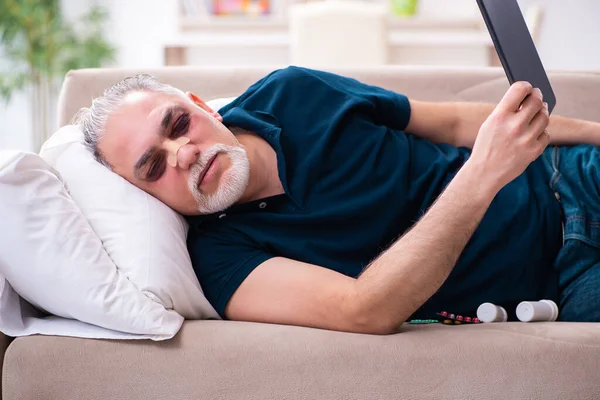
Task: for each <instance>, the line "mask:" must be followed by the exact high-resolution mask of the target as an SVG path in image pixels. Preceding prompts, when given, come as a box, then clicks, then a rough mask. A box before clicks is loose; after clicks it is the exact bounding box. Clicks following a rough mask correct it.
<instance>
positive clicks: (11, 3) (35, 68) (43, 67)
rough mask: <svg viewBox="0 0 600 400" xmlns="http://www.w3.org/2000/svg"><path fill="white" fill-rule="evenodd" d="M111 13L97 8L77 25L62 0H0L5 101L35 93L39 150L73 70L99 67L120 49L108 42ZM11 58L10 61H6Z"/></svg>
mask: <svg viewBox="0 0 600 400" xmlns="http://www.w3.org/2000/svg"><path fill="white" fill-rule="evenodd" d="M107 15H108V14H107V12H106V10H105V9H103V8H101V7H99V6H92V7H91V8H90V9H89V11H88V12H87V13H86V14H85V15H83V16H82V17H81V18H80V19H78V20H77V21H75V22H73V21H67V20H65V19H64V18H63V15H62V13H61V8H60V0H0V46H1V47H2V48H3V49H2V50H3V52H4V54H5V56H8V61H9V63H8V65H5V67H6V68H5V70H2V71H0V97H1V98H2V99H3V100H4V101H5V102H6V103H8V102H9V101H10V99H11V96H12V95H13V94H14V93H16V92H18V91H20V90H24V89H31V105H32V122H33V147H34V151H38V150H39V148H40V147H41V145H42V144H43V142H44V141H45V140H46V139H47V138H48V137H49V136H50V135H51V133H52V131H53V130H54V128H55V127H54V125H53V124H52V123H51V121H52V120H53V117H54V109H55V107H54V105H55V102H56V98H57V93H58V88H59V84H60V82H61V80H62V78H63V77H64V76H65V74H66V73H67V72H68V71H69V70H71V69H78V68H91V67H99V66H101V65H102V64H103V63H104V62H107V61H111V60H112V59H113V57H114V53H115V49H114V48H113V47H112V45H111V44H110V43H108V42H107V41H106V40H105V39H104V37H103V36H104V35H103V32H102V26H103V23H104V22H105V20H106V18H107ZM5 58H6V57H5Z"/></svg>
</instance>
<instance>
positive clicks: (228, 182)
mask: <svg viewBox="0 0 600 400" xmlns="http://www.w3.org/2000/svg"><path fill="white" fill-rule="evenodd" d="M217 153H224V154H225V155H227V156H228V157H229V159H230V160H231V167H230V168H229V169H228V170H226V171H223V172H222V175H221V181H220V182H219V186H218V187H217V190H216V192H215V193H212V194H209V195H205V194H203V193H202V192H200V189H198V178H199V177H200V174H201V173H202V171H203V170H204V167H205V166H206V164H207V163H208V162H209V161H210V159H211V158H213V156H214V155H215V154H217ZM249 177H250V163H249V161H248V155H247V154H246V150H244V148H243V147H238V146H227V145H224V144H216V145H214V146H212V147H211V148H209V149H208V150H207V151H206V152H205V153H204V154H203V155H202V157H201V158H200V159H199V160H198V162H196V164H194V165H193V166H192V167H191V168H190V177H189V181H188V186H189V188H190V191H191V193H192V196H194V199H195V200H196V204H197V206H198V210H199V211H200V212H201V213H202V214H213V213H216V212H219V211H223V210H225V209H226V208H228V207H230V206H232V205H233V204H235V202H236V201H238V200H239V199H240V198H241V197H242V195H243V194H244V191H245V190H246V186H248V179H249Z"/></svg>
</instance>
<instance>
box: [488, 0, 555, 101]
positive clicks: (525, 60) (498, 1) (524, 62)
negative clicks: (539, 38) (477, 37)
mask: <svg viewBox="0 0 600 400" xmlns="http://www.w3.org/2000/svg"><path fill="white" fill-rule="evenodd" d="M477 4H478V5H479V9H480V10H481V14H482V15H483V19H484V21H485V24H486V26H487V28H488V31H489V32H490V35H491V37H492V41H493V42H494V46H495V47H496V51H497V52H498V57H499V58H500V62H501V63H502V66H503V67H504V71H505V72H506V76H507V77H508V81H509V82H510V84H513V83H514V82H517V81H527V82H529V83H531V84H532V85H533V87H537V88H539V89H540V90H541V91H542V94H543V95H544V101H545V102H546V103H548V110H549V111H550V112H552V110H553V109H554V106H555V105H556V97H555V96H554V91H553V90H552V85H551V84H550V81H549V80H548V75H547V74H546V70H545V69H544V66H543V65H542V61H541V60H540V56H539V54H538V52H537V49H536V47H535V44H534V43H533V39H532V37H531V34H530V33H529V29H528V28H527V24H526V23H525V18H524V17H523V14H522V13H521V9H520V8H519V4H518V3H517V0H477Z"/></svg>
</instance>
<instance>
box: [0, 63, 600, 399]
mask: <svg viewBox="0 0 600 400" xmlns="http://www.w3.org/2000/svg"><path fill="white" fill-rule="evenodd" d="M271 69H272V68H269V67H264V68H259V67H256V68H253V69H247V68H236V69H200V68H191V67H187V68H185V67H175V68H170V69H158V70H146V71H145V72H150V73H153V74H156V75H157V76H159V77H160V78H162V79H163V80H165V81H166V82H169V83H172V84H174V85H176V86H178V87H180V88H182V89H185V90H192V91H195V92H196V93H198V94H200V95H201V96H202V97H204V98H206V99H210V98H215V97H222V96H233V95H236V94H239V93H241V92H242V91H243V90H244V89H245V88H246V87H248V86H249V85H250V84H251V83H253V82H254V81H255V80H257V79H258V78H260V77H261V76H263V75H265V74H266V73H267V72H268V71H270V70H271ZM134 72H139V71H131V70H82V71H74V72H71V73H69V74H68V76H67V78H66V80H65V83H64V87H63V89H62V92H61V97H60V106H59V118H60V123H61V124H65V123H67V122H68V121H69V119H70V118H71V117H72V116H73V114H74V113H75V112H76V110H77V109H78V108H79V107H81V106H84V105H87V104H88V103H89V101H90V99H91V98H92V96H96V95H98V94H100V93H101V90H102V89H103V88H104V87H106V86H108V85H109V84H111V83H114V82H116V81H117V80H119V79H121V78H123V77H125V76H127V75H131V74H133V73H134ZM335 72H340V73H343V74H346V75H349V76H354V77H357V78H359V79H361V80H363V81H365V82H369V83H373V84H377V85H381V86H384V87H387V88H389V89H393V90H396V91H399V92H403V93H406V94H408V95H409V96H411V97H414V98H417V99H424V100H463V101H464V100H466V101H490V102H496V101H497V100H499V99H500V97H501V95H502V94H503V93H504V92H505V90H506V89H507V87H508V84H507V81H506V78H505V77H504V74H503V72H502V70H499V69H476V70H465V69H431V68H429V69H419V68H414V69H410V68H397V67H389V68H385V69H361V70H339V69H338V70H336V71H335ZM551 79H552V82H553V84H554V87H555V91H556V94H557V98H558V106H557V107H556V113H557V114H562V115H566V116H573V117H580V118H587V119H591V120H597V121H600V75H594V74H561V73H554V74H551ZM598 133H599V134H600V132H598ZM482 268H485V266H482ZM598 291H599V295H600V288H598ZM3 339H6V340H4V341H3V342H2V344H3V346H1V347H2V349H4V348H5V347H6V346H8V349H7V350H6V353H5V354H4V357H3V361H4V367H3V375H2V392H3V396H4V399H5V400H17V399H20V400H21V399H22V400H26V399H73V400H75V399H77V400H81V399H98V400H108V399H128V400H134V399H400V398H401V399H462V400H466V399H561V400H564V399H600V324H575V323H570V324H566V323H557V322H555V323H529V324H525V323H504V324H502V323H497V324H484V325H477V326H445V325H439V324H437V325H427V326H423V325H420V326H417V325H405V326H403V327H402V328H401V331H400V333H398V334H395V335H389V336H371V335H359V334H349V333H341V332H330V331H324V330H318V329H308V328H301V327H293V326H280V325H269V324H258V323H241V322H231V321H189V322H186V323H185V324H184V326H183V328H182V330H181V332H180V333H179V334H178V335H177V336H176V337H175V338H174V339H173V340H170V341H167V342H160V343H157V342H151V341H108V340H88V339H77V338H66V337H43V336H32V337H24V338H17V339H15V340H13V341H12V342H11V343H10V344H9V341H8V339H7V338H3ZM0 359H2V358H0Z"/></svg>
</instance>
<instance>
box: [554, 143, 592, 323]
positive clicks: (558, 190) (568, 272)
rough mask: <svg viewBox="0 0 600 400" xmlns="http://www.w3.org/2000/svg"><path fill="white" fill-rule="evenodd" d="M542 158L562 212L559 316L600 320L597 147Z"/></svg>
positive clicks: (560, 150) (568, 149)
mask: <svg viewBox="0 0 600 400" xmlns="http://www.w3.org/2000/svg"><path fill="white" fill-rule="evenodd" d="M542 157H544V161H545V164H546V166H547V167H548V168H549V170H550V172H551V179H550V187H551V188H552V190H553V191H554V193H555V195H556V197H557V199H558V200H559V202H560V204H561V209H562V213H563V223H564V234H563V247H562V248H561V250H560V251H559V253H558V256H557V258H556V260H555V262H554V268H555V269H556V270H557V271H558V276H559V301H560V304H559V305H558V306H559V311H560V313H559V320H561V321H584V322H587V321H589V322H591V321H594V322H600V148H598V147H595V146H591V145H578V146H564V147H556V146H555V147H551V148H548V149H547V150H546V151H545V152H544V154H543V156H542Z"/></svg>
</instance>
